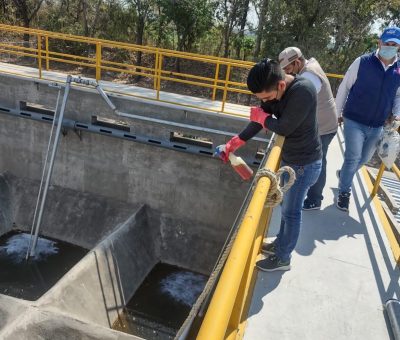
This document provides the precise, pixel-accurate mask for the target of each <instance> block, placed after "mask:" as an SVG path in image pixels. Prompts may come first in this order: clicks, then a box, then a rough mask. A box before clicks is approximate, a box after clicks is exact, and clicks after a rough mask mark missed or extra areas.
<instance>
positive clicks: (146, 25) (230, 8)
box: [0, 0, 400, 73]
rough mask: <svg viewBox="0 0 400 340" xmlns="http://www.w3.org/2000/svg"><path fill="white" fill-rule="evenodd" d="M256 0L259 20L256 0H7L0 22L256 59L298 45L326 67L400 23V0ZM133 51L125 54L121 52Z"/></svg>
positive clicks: (63, 45)
mask: <svg viewBox="0 0 400 340" xmlns="http://www.w3.org/2000/svg"><path fill="white" fill-rule="evenodd" d="M251 3H252V6H253V8H254V9H255V12H256V14H257V16H258V20H252V22H249V18H248V12H249V0H220V1H217V0H25V1H11V0H0V21H1V22H3V23H11V24H17V25H30V26H31V27H37V28H42V29H46V30H50V31H56V32H63V33H71V34H77V35H85V36H91V37H99V38H104V39H109V40H115V41H123V42H130V43H136V44H152V45H154V46H158V47H162V48H169V49H178V50H182V51H190V52H200V53H204V54H211V55H219V56H229V57H233V56H236V57H237V58H241V59H247V60H248V59H251V57H250V56H253V55H254V54H256V56H255V57H254V59H259V58H261V57H264V56H268V57H271V58H277V56H278V54H279V52H280V51H281V50H282V49H284V48H285V47H287V46H298V47H299V48H301V49H302V51H303V53H304V54H305V56H306V57H315V58H316V59H318V60H319V62H320V63H321V65H322V66H323V68H324V69H325V71H327V72H336V73H343V72H344V71H345V70H346V69H347V68H348V66H349V65H350V63H351V62H352V61H353V60H354V59H355V58H356V57H357V56H359V55H361V54H363V53H365V52H368V51H371V50H373V49H375V48H376V43H377V39H378V35H377V32H376V29H377V28H378V29H379V28H382V27H384V26H387V25H400V0H391V1H382V0H329V1H328V0H251ZM380 24H381V26H382V27H377V26H379V25H380ZM249 30H250V33H252V34H248V32H249ZM374 30H375V31H374ZM243 32H245V33H243ZM51 44H52V46H53V47H55V48H56V49H58V50H60V51H62V50H64V49H68V50H69V51H71V49H72V51H74V53H77V54H79V53H83V54H87V55H90V54H91V53H93V50H92V47H90V46H88V45H84V44H72V43H69V42H61V41H52V42H51ZM258 46H260V47H261V49H260V50H259V49H258ZM109 53H110V56H111V54H112V51H109ZM131 57H132V56H131V55H129V53H122V54H121V55H118V56H117V57H116V59H117V60H123V59H124V58H127V59H128V60H129V58H131ZM137 57H138V58H139V59H138V60H140V57H141V56H140V55H138V56H137Z"/></svg>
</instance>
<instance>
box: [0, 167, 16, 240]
mask: <svg viewBox="0 0 400 340" xmlns="http://www.w3.org/2000/svg"><path fill="white" fill-rule="evenodd" d="M13 217H14V213H13V204H12V202H11V195H10V183H9V180H8V179H7V177H6V176H4V175H2V174H0V236H1V235H3V234H5V233H7V232H8V231H10V230H11V229H12V226H13V221H14V218H13Z"/></svg>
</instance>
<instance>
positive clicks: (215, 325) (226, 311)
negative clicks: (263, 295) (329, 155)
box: [197, 136, 284, 340]
mask: <svg viewBox="0 0 400 340" xmlns="http://www.w3.org/2000/svg"><path fill="white" fill-rule="evenodd" d="M283 142H284V137H282V136H277V138H276V140H275V145H274V146H273V147H272V150H271V153H270V155H269V157H268V160H267V163H266V165H265V168H266V169H269V170H272V171H276V170H277V168H278V166H279V160H280V155H281V150H282V146H283ZM270 184H271V181H270V179H269V178H266V177H261V178H260V179H259V181H258V183H257V184H256V186H255V189H254V193H253V196H252V198H251V200H250V203H249V206H248V208H247V210H246V212H245V215H244V217H243V220H242V222H241V224H240V226H239V230H238V234H237V237H236V240H235V242H234V243H233V246H232V249H231V251H230V253H229V256H228V259H227V261H226V264H225V267H224V269H223V271H222V274H221V277H220V279H219V281H218V285H217V287H216V289H215V292H214V295H213V298H212V300H211V302H210V305H209V307H208V310H207V313H206V315H205V317H204V321H203V323H202V325H201V328H200V331H199V333H198V335H197V339H198V340H210V339H213V340H219V339H225V338H227V337H229V338H232V339H233V338H234V337H235V335H236V333H237V331H238V329H239V328H240V324H241V322H242V321H243V318H244V316H245V314H246V312H247V311H246V304H245V300H246V299H245V298H246V297H247V295H248V294H249V292H250V287H251V281H252V280H253V274H254V264H255V260H256V256H257V254H258V253H259V250H260V246H261V242H262V239H263V235H264V234H265V230H266V228H267V225H268V224H269V223H266V222H267V221H268V218H269V216H270V214H271V209H267V208H265V207H264V205H265V201H266V197H267V193H268V191H269V189H270Z"/></svg>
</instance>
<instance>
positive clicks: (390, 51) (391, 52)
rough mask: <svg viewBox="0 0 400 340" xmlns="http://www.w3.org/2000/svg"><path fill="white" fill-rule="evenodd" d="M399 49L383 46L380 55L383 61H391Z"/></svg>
mask: <svg viewBox="0 0 400 340" xmlns="http://www.w3.org/2000/svg"><path fill="white" fill-rule="evenodd" d="M397 49H398V47H397V46H381V47H380V48H379V52H378V53H379V55H380V56H381V57H382V58H383V59H386V60H390V59H393V58H394V57H395V56H396V54H397Z"/></svg>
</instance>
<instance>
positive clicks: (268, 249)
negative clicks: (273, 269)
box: [261, 242, 275, 255]
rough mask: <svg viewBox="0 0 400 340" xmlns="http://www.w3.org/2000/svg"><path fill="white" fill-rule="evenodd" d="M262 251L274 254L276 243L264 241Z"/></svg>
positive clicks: (266, 253) (265, 253)
mask: <svg viewBox="0 0 400 340" xmlns="http://www.w3.org/2000/svg"><path fill="white" fill-rule="evenodd" d="M261 253H263V254H264V255H274V254H275V243H274V242H272V243H264V244H263V245H262V247H261Z"/></svg>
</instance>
